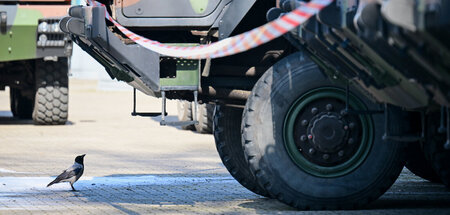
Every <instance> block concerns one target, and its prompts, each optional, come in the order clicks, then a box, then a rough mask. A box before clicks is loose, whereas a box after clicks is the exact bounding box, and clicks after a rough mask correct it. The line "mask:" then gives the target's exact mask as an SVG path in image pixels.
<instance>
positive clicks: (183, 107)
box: [177, 100, 195, 131]
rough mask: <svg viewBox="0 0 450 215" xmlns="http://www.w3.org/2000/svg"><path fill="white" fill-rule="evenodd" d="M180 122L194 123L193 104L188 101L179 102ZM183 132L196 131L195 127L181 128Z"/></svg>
mask: <svg viewBox="0 0 450 215" xmlns="http://www.w3.org/2000/svg"><path fill="white" fill-rule="evenodd" d="M177 110H178V120H180V121H192V105H191V102H188V101H186V100H178V101H177ZM181 129H183V130H190V131H195V127H194V125H186V126H181Z"/></svg>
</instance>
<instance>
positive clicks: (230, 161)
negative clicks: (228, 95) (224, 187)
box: [213, 105, 267, 196]
mask: <svg viewBox="0 0 450 215" xmlns="http://www.w3.org/2000/svg"><path fill="white" fill-rule="evenodd" d="M242 111H243V109H242V108H237V107H229V106H223V105H216V110H215V114H214V123H213V124H214V129H213V130H214V132H213V133H214V140H215V142H216V148H217V152H218V153H219V156H220V159H221V160H222V163H223V165H224V166H225V167H226V168H227V170H228V172H229V173H230V174H231V176H233V178H234V179H236V181H238V182H239V183H240V184H241V185H242V186H244V187H245V188H247V189H248V190H250V191H252V192H254V193H256V194H258V195H262V196H267V192H266V190H265V189H264V188H263V187H262V186H260V185H259V184H258V183H256V178H255V176H254V175H253V174H252V173H251V172H250V169H249V166H248V163H247V160H246V159H245V156H244V149H243V148H242V144H241V128H240V126H241V121H242Z"/></svg>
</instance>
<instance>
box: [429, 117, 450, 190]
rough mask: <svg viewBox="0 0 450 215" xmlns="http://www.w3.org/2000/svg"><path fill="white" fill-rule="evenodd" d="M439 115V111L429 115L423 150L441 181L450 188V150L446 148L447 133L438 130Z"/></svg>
mask: <svg viewBox="0 0 450 215" xmlns="http://www.w3.org/2000/svg"><path fill="white" fill-rule="evenodd" d="M439 117H440V114H439V112H434V113H431V114H429V115H428V116H427V120H428V121H427V126H428V127H427V139H426V141H425V143H424V144H423V150H424V152H425V157H426V158H427V159H428V160H429V162H430V164H431V166H432V167H433V169H434V171H435V172H436V174H437V175H438V176H439V178H440V179H441V182H442V183H443V184H445V186H446V187H447V188H449V189H450V150H446V149H444V143H445V141H446V136H445V134H440V133H438V132H437V131H438V126H439V123H438V122H439Z"/></svg>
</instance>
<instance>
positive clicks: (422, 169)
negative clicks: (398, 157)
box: [405, 143, 442, 183]
mask: <svg viewBox="0 0 450 215" xmlns="http://www.w3.org/2000/svg"><path fill="white" fill-rule="evenodd" d="M405 166H406V168H408V169H409V170H410V171H411V172H412V173H414V175H417V176H419V177H421V178H423V179H425V180H428V181H430V182H434V183H442V181H441V179H440V177H439V176H438V175H437V174H436V172H435V171H434V169H433V168H432V165H431V164H430V162H429V161H428V160H427V159H426V158H425V154H424V151H423V150H422V146H421V144H420V143H409V144H408V146H407V148H406V164H405Z"/></svg>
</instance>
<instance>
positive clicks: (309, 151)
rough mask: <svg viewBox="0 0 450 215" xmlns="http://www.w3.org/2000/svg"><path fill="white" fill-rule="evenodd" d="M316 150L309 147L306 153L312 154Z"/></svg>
mask: <svg viewBox="0 0 450 215" xmlns="http://www.w3.org/2000/svg"><path fill="white" fill-rule="evenodd" d="M315 152H316V150H314V149H313V148H309V150H308V153H309V154H314V153H315Z"/></svg>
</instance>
